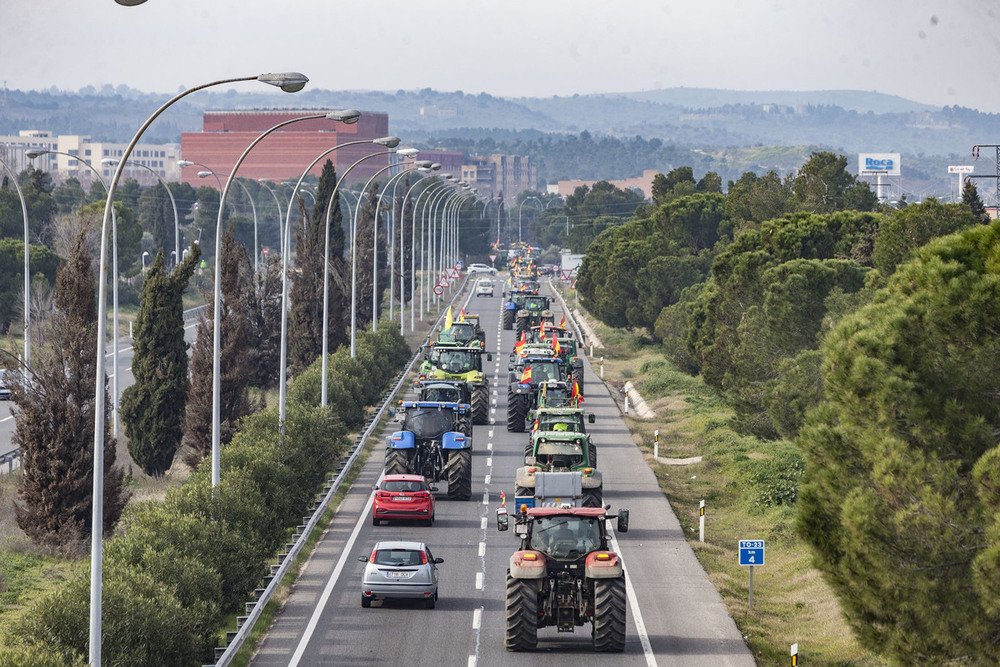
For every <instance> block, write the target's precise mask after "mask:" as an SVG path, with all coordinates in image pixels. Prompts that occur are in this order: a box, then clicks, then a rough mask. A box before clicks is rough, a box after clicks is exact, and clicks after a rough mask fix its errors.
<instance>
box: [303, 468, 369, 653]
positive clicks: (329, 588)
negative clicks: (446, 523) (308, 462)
mask: <svg viewBox="0 0 1000 667" xmlns="http://www.w3.org/2000/svg"><path fill="white" fill-rule="evenodd" d="M381 483H382V475H379V478H378V482H376V484H375V485H376V486H378V485H379V484H381ZM374 503H375V492H374V491H372V492H371V495H369V496H368V502H367V503H365V509H364V510H363V511H362V512H361V516H359V517H358V522H357V523H356V524H354V530H353V531H351V536H350V537H349V538H348V539H347V543H346V544H345V545H344V550H343V552H341V554H340V559H339V560H337V567H335V568H333V572H332V573H331V574H330V578H329V580H327V582H326V587H325V588H324V589H323V594H322V595H321V596H320V598H319V602H318V603H317V604H316V608H315V609H313V613H312V616H311V617H310V618H309V624H308V625H306V631H305V632H304V633H303V635H302V639H300V640H299V645H298V646H296V647H295V653H293V654H292V659H291V660H290V661H289V662H288V667H296V665H298V664H299V660H301V659H302V655H303V654H304V653H305V651H306V646H307V645H308V644H309V640H310V639H312V635H313V633H314V632H315V631H316V626H317V625H318V624H319V617H320V616H321V615H322V614H323V610H324V609H325V608H326V605H327V603H328V602H329V601H330V595H331V594H332V593H333V587H334V586H336V585H337V580H338V579H339V578H340V573H341V572H342V571H343V570H344V564H345V563H346V562H347V559H348V558H349V557H350V554H351V549H353V548H354V542H355V541H356V540H357V539H358V535H359V534H360V533H361V525H362V524H363V523H364V522H365V520H366V519H367V518H368V513H369V512H370V511H371V508H372V505H373V504H374Z"/></svg>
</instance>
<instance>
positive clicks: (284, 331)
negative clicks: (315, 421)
mask: <svg viewBox="0 0 1000 667" xmlns="http://www.w3.org/2000/svg"><path fill="white" fill-rule="evenodd" d="M356 113H357V112H356ZM358 115H359V116H360V113H359V114H358ZM360 144H378V145H381V146H393V147H394V146H397V145H399V139H398V138H397V137H380V138H378V139H362V140H358V141H348V142H346V143H343V144H338V145H336V146H333V147H332V148H328V149H326V150H325V151H323V152H322V153H320V154H319V155H318V156H316V159H315V160H313V161H312V162H311V163H310V164H309V166H308V167H306V169H305V171H303V172H302V175H301V176H300V177H299V180H298V182H297V183H296V184H295V187H294V188H293V189H292V195H291V197H290V198H289V200H288V212H287V214H286V219H285V234H286V235H287V234H288V233H289V232H288V230H289V226H290V224H291V215H292V201H294V199H295V194H296V192H298V190H299V188H300V187H301V186H302V181H303V180H304V179H305V177H306V176H307V175H308V174H309V172H310V171H312V168H313V167H315V166H316V164H317V163H318V162H319V161H320V160H322V159H323V158H324V157H326V156H327V155H329V154H330V153H332V152H334V151H336V150H339V149H341V148H344V147H345V146H358V145H360ZM373 155H384V153H373V154H372V155H368V156H366V157H363V158H361V160H358V162H355V163H354V164H353V165H351V166H350V167H349V168H348V169H347V171H345V172H344V173H343V174H342V175H341V176H340V178H338V179H337V183H336V185H334V187H333V192H332V193H331V195H330V201H329V203H328V204H327V209H326V233H325V237H326V240H325V246H324V252H323V334H322V337H323V350H322V353H321V355H322V362H321V364H322V371H321V373H322V379H321V382H320V384H321V388H320V405H322V406H323V407H326V389H327V384H326V366H327V359H326V357H327V352H326V350H327V337H328V333H329V321H328V320H329V314H328V313H329V310H328V309H329V275H330V220H331V216H332V211H333V204H334V202H335V201H336V198H337V192H338V191H339V189H340V184H341V183H342V182H343V180H344V177H345V176H347V174H348V173H350V171H351V169H353V168H354V167H355V166H356V165H357V164H358V163H360V162H362V161H363V160H366V159H368V158H369V157H372V156H373ZM313 197H314V199H315V195H313ZM290 241H291V239H290V238H286V240H285V242H286V243H289V242H290ZM287 269H288V265H287V261H285V260H284V259H282V294H281V303H282V307H281V343H280V349H281V364H280V370H279V371H278V374H279V379H278V421H279V423H280V424H284V420H285V395H286V386H287V377H286V376H287V367H288V351H287V348H288V345H287V340H288V306H287V303H288V270H287Z"/></svg>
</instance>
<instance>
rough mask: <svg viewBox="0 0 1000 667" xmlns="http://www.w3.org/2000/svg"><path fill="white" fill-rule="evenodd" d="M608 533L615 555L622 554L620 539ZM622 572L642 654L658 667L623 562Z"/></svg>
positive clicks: (654, 666) (650, 665)
mask: <svg viewBox="0 0 1000 667" xmlns="http://www.w3.org/2000/svg"><path fill="white" fill-rule="evenodd" d="M608 533H610V535H611V548H613V549H614V550H615V553H617V554H620V553H621V552H622V550H621V547H619V546H618V537H617V536H616V535H615V534H614V532H612V531H610V530H609V531H608ZM622 571H623V572H624V573H625V591H626V594H627V595H628V605H629V607H631V608H632V622H633V623H635V631H636V632H637V633H638V634H639V641H640V642H641V643H642V652H643V653H644V654H645V656H646V664H647V665H648V666H649V667H656V654H654V653H653V646H652V645H651V644H650V643H649V633H647V632H646V624H645V623H644V622H643V620H642V612H641V611H639V600H638V599H636V597H635V589H634V588H633V587H632V579H630V578H629V576H628V568H627V567H625V563H624V562H622Z"/></svg>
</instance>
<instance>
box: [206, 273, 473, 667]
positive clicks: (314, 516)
mask: <svg viewBox="0 0 1000 667" xmlns="http://www.w3.org/2000/svg"><path fill="white" fill-rule="evenodd" d="M468 282H469V281H468V277H466V279H465V280H464V281H463V282H462V285H461V287H460V288H459V289H458V290H456V291H455V296H453V297H452V299H451V301H449V302H448V305H449V306H451V305H454V303H455V301H456V300H457V299H458V297H459V296H461V295H462V293H463V292H464V291H465V288H466V286H467V285H468ZM447 312H448V311H447V309H443V310H442V311H441V314H440V315H439V316H438V318H437V320H435V322H434V324H432V325H431V327H430V331H431V332H432V333H433V331H434V330H435V329H436V328H437V327H438V326H440V324H441V321H442V320H444V318H445V315H446V314H447ZM422 358H423V349H422V348H419V347H418V348H417V351H416V352H415V353H414V355H413V357H412V358H411V359H410V362H409V363H408V364H407V365H406V368H404V369H403V371H402V372H401V373H400V374H399V376H398V377H397V380H396V383H395V385H393V388H392V389H390V390H389V391H388V392H386V394H385V395H384V396H383V397H382V403H381V405H379V408H378V410H377V411H376V412H375V414H374V415H373V416H372V417H371V418H370V419H369V421H368V423H367V424H366V426H365V429H364V431H363V432H362V433H361V435H359V436H358V437H357V439H355V441H354V444H353V445H352V447H351V451H350V453H349V455H348V457H347V458H346V459H345V460H343V461H342V462H341V463H340V464H338V467H337V470H336V471H335V472H334V473H332V476H331V478H330V479H329V480H328V482H327V484H326V485H325V486H324V487H323V491H322V494H323V498H322V499H320V500H317V501H316V503H315V506H314V508H313V511H312V513H311V514H310V515H309V516H306V517H303V518H302V523H301V524H300V525H299V526H298V527H296V529H295V536H294V537H295V542H294V543H291V544H287V545H285V546H286V553H284V554H279V555H278V563H277V564H276V565H272V566H271V575H270V576H269V577H265V582H266V584H267V585H266V587H265V588H263V589H258V590H257V591H255V592H254V598H255V599H254V600H252V601H250V602H247V603H246V607H245V611H246V616H237V617H236V631H235V632H227V633H226V646H225V647H221V646H220V647H218V648H216V649H215V666H216V667H219V666H222V667H228V665H229V664H231V663H232V661H233V658H235V657H236V654H237V653H238V652H239V650H240V649H241V648H242V647H243V644H244V643H245V642H246V640H247V638H248V637H249V636H250V633H251V632H252V631H253V626H254V624H256V623H257V621H258V620H259V619H260V616H261V614H263V613H264V607H265V606H266V605H267V603H268V602H269V601H270V599H271V597H272V596H273V595H274V593H275V592H276V591H277V590H278V587H279V586H280V585H281V581H282V580H283V579H284V578H285V575H286V574H288V571H289V570H290V569H291V566H292V563H294V562H295V559H296V557H298V555H299V553H300V552H301V551H302V548H303V547H304V546H305V544H306V542H307V541H308V540H309V535H311V534H312V531H313V529H314V528H315V527H316V524H317V523H319V520H320V518H321V517H322V516H323V514H324V513H325V512H326V510H327V508H328V507H329V506H330V501H331V500H333V497H334V495H336V493H337V491H338V490H339V489H340V486H341V484H343V482H344V480H345V479H346V477H347V475H348V474H350V472H351V469H352V468H353V467H354V464H355V463H356V462H357V460H358V455H359V454H360V453H361V451H362V450H363V449H364V448H365V444H366V443H367V441H368V438H369V437H371V435H372V433H373V432H374V431H375V428H376V427H377V426H378V425H379V422H380V421H381V419H382V416H383V415H384V414H385V412H386V410H387V409H388V407H389V403H390V402H391V401H392V398H393V397H394V396H395V395H396V394H397V393H398V392H399V390H400V389H402V387H403V385H404V383H405V382H406V380H407V378H408V377H409V375H410V371H411V370H412V369H413V365H414V364H415V363H416V362H417V360H419V359H422Z"/></svg>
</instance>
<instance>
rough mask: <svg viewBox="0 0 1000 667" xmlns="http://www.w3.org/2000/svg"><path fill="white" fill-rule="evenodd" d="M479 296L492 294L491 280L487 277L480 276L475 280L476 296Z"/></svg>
mask: <svg viewBox="0 0 1000 667" xmlns="http://www.w3.org/2000/svg"><path fill="white" fill-rule="evenodd" d="M481 296H493V281H492V280H490V279H489V278H480V279H479V280H477V281H476V298H479V297H481Z"/></svg>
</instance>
